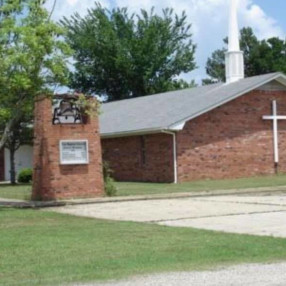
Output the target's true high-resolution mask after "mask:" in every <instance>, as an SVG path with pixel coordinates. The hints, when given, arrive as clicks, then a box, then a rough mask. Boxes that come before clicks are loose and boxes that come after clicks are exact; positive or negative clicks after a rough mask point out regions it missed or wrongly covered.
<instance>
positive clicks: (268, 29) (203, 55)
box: [47, 0, 286, 83]
mask: <svg viewBox="0 0 286 286" xmlns="http://www.w3.org/2000/svg"><path fill="white" fill-rule="evenodd" d="M53 1H54V0H48V3H47V8H48V9H50V7H51V5H52V2H53ZM57 2H58V3H57V7H56V10H55V13H54V16H53V17H54V19H55V20H58V19H59V18H61V17H62V16H69V15H71V14H73V13H75V12H78V13H80V14H81V15H84V14H85V13H86V10H87V8H91V7H93V3H94V1H93V0H58V1H57ZM99 2H100V3H101V4H102V5H103V6H105V7H107V8H113V7H116V6H120V7H128V8H129V10H130V11H138V10H139V9H140V8H144V9H150V8H151V7H152V6H154V7H155V9H156V11H157V12H158V13H159V12H160V11H161V9H162V8H164V7H173V8H174V9H175V11H176V12H177V13H181V12H182V11H183V10H185V11H186V13H187V15H188V21H189V22H190V23H192V30H193V40H194V42H195V43H196V44H197V46H198V48H197V53H196V62H197V65H198V66H199V68H198V69H197V70H195V71H193V72H191V73H190V74H187V75H181V77H183V78H185V79H187V80H191V79H195V80H196V81H197V82H198V83H200V80H201V79H202V78H204V77H205V76H206V74H205V63H206V60H207V58H208V57H209V56H210V54H211V53H212V51H214V50H215V49H217V48H221V46H222V39H223V38H224V37H225V36H226V35H227V31H228V26H227V24H228V4H229V0H164V1H162V0H100V1H99ZM285 11H286V1H285V0H272V1H271V0H239V13H238V18H239V26H240V27H244V26H250V27H252V28H253V30H254V32H255V34H256V35H257V36H258V37H259V38H260V39H263V38H269V37H275V36H277V37H280V38H285V36H286V18H285Z"/></svg>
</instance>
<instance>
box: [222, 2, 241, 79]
mask: <svg viewBox="0 0 286 286" xmlns="http://www.w3.org/2000/svg"><path fill="white" fill-rule="evenodd" d="M238 1H239V0H230V14H229V34H228V51H227V52H226V54H225V72H226V82H227V83H231V82H235V81H238V80H240V79H242V78H244V59H243V52H242V51H240V47H239V30H238V22H237V7H238Z"/></svg>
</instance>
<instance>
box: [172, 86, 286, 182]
mask: <svg viewBox="0 0 286 286" xmlns="http://www.w3.org/2000/svg"><path fill="white" fill-rule="evenodd" d="M274 99H276V100H277V106H278V114H280V115H286V92H285V91H271V92H270V91H263V90H255V91H253V92H251V93H249V94H246V95H243V96H241V97H239V98H237V99H235V100H233V101H231V102H229V103H227V104H225V105H223V106H221V107H219V108H216V109H214V110H212V111H210V112H208V113H207V114H204V115H202V116H200V117H198V118H196V119H194V120H191V121H189V122H187V123H186V126H185V128H184V130H183V131H181V132H179V133H178V136H177V140H178V176H179V181H181V182H184V181H191V180H196V179H205V178H211V179H221V178H238V177H250V176H256V175H266V174H274V173H275V169H274V162H273V129H272V124H273V123H272V121H271V120H262V116H263V115H271V114H272V100H274ZM278 125H279V151H280V156H279V158H280V165H279V171H281V172H286V121H285V120H281V121H279V123H278Z"/></svg>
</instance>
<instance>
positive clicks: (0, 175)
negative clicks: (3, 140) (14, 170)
mask: <svg viewBox="0 0 286 286" xmlns="http://www.w3.org/2000/svg"><path fill="white" fill-rule="evenodd" d="M4 179H5V159H4V149H2V150H0V181H4Z"/></svg>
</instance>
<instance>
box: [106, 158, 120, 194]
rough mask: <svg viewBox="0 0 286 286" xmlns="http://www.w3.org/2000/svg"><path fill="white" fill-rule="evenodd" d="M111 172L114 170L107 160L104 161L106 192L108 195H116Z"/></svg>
mask: <svg viewBox="0 0 286 286" xmlns="http://www.w3.org/2000/svg"><path fill="white" fill-rule="evenodd" d="M111 173H112V170H111V169H110V167H109V164H108V163H107V162H103V178H104V192H105V195H106V196H108V197H113V196H116V193H117V189H116V187H115V185H114V179H113V178H112V177H111Z"/></svg>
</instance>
